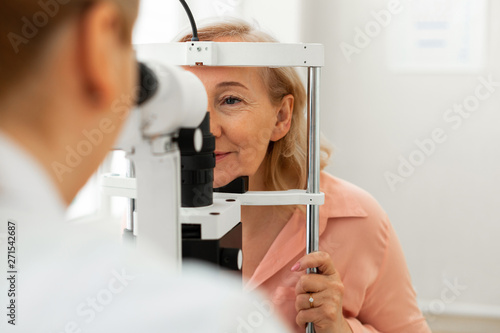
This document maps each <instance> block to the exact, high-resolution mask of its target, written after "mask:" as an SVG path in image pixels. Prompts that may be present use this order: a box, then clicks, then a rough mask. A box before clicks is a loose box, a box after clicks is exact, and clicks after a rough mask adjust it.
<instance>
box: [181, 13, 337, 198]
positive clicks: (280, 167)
mask: <svg viewBox="0 0 500 333" xmlns="http://www.w3.org/2000/svg"><path fill="white" fill-rule="evenodd" d="M191 37H192V35H190V34H188V35H185V36H183V37H182V38H179V39H178V40H179V41H181V42H185V41H190V40H191ZM198 38H199V39H200V41H213V40H217V39H221V38H232V39H235V40H237V41H242V42H270V43H276V42H278V41H277V40H276V39H274V38H273V37H271V36H270V35H269V34H267V33H265V32H262V31H259V30H256V29H254V28H253V27H252V26H251V25H250V24H248V23H247V22H245V21H242V20H231V21H224V22H217V23H210V24H209V25H206V26H203V27H201V28H200V29H199V30H198ZM261 69H262V77H263V80H264V83H265V85H266V87H267V89H268V93H269V98H270V100H271V102H272V103H273V104H274V105H279V104H280V103H281V101H282V99H283V97H285V96H286V95H292V96H293V97H294V105H293V114H292V122H291V126H290V130H289V131H288V133H287V134H286V135H285V136H284V137H283V138H281V139H280V140H278V141H276V142H270V143H269V147H268V152H267V154H266V157H265V158H264V161H263V162H262V163H263V164H264V170H265V175H264V177H265V182H266V183H265V185H266V189H267V190H270V191H279V190H288V189H293V188H296V189H305V188H306V186H307V184H306V183H307V128H306V119H305V106H306V98H307V94H306V91H305V89H304V85H303V84H302V81H301V80H300V77H299V75H298V73H297V71H296V70H295V68H292V67H280V68H267V67H264V68H261ZM330 155H331V149H330V147H328V146H327V144H326V142H322V144H321V170H323V169H324V168H325V167H326V165H327V164H328V160H329V159H330Z"/></svg>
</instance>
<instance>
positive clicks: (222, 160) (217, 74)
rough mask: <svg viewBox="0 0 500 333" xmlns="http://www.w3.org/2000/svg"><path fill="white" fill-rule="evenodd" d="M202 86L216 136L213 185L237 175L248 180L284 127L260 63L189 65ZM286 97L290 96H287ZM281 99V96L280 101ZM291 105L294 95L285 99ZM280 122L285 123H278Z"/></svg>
mask: <svg viewBox="0 0 500 333" xmlns="http://www.w3.org/2000/svg"><path fill="white" fill-rule="evenodd" d="M187 70H189V71H191V72H192V73H194V74H196V75H197V76H198V78H199V79H200V80H201V81H202V82H203V84H204V85H205V88H206V91H207V95H208V111H209V112H210V121H211V123H210V126H211V131H212V134H213V135H214V136H215V138H216V141H215V142H216V144H215V146H216V148H215V154H216V167H215V172H214V187H221V186H224V185H226V184H228V183H230V182H231V181H232V180H234V179H236V178H238V177H240V176H251V185H252V183H254V182H255V180H254V179H252V176H254V175H255V174H256V173H257V171H258V170H259V167H260V165H261V163H262V161H263V160H264V157H265V155H266V152H267V148H268V146H269V142H270V141H276V140H279V139H280V138H282V137H283V136H284V135H285V134H286V132H287V131H288V129H289V124H288V127H287V128H286V129H285V131H284V130H283V129H284V127H286V124H282V123H283V121H282V118H283V117H282V116H281V112H280V110H282V109H283V102H282V103H281V104H280V105H273V104H272V103H271V100H270V98H269V95H268V92H267V90H266V87H265V84H264V81H263V78H262V77H261V74H260V71H261V69H259V68H249V67H190V68H187ZM290 99H291V101H290ZM285 100H286V101H285ZM284 101H285V102H284V104H285V106H286V105H288V104H290V105H289V106H292V107H293V97H291V96H287V98H284ZM283 125H285V126H283Z"/></svg>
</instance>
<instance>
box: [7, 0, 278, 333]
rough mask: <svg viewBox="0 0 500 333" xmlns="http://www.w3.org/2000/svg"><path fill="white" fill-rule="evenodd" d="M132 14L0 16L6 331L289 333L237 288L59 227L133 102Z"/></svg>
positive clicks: (46, 6) (92, 4) (84, 1)
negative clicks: (181, 274) (171, 267)
mask: <svg viewBox="0 0 500 333" xmlns="http://www.w3.org/2000/svg"><path fill="white" fill-rule="evenodd" d="M137 5H138V4H137V1H136V0H93V1H91V0H19V1H2V3H1V4H0V305H1V306H0V309H1V310H0V331H1V332H54V333H56V332H57V333H61V332H64V333H70V332H71V333H78V332H139V331H147V332H245V333H246V332H283V331H285V328H284V327H283V326H282V324H281V323H280V322H279V321H278V320H277V319H276V318H275V317H274V316H273V308H272V305H271V304H268V303H266V302H265V301H263V300H262V299H261V298H259V297H257V296H254V295H249V294H245V295H244V294H242V292H241V291H240V288H239V287H238V283H237V282H235V281H233V280H231V279H229V278H227V277H225V276H221V275H219V274H217V273H214V272H211V271H210V270H208V269H205V268H196V267H195V268H192V269H191V270H190V272H187V273H185V274H184V275H183V276H178V275H176V273H175V272H173V271H171V270H170V269H169V265H168V264H167V263H164V262H162V261H160V260H157V259H156V258H155V255H154V252H150V253H138V252H137V251H135V250H131V249H127V248H125V247H123V246H122V245H121V244H120V242H119V239H118V237H117V236H116V235H115V233H114V232H112V231H109V230H106V228H105V227H103V226H97V225H70V224H68V223H66V222H65V221H64V213H65V210H66V207H67V206H68V205H69V204H70V203H71V201H72V200H73V198H74V197H75V196H76V194H77V193H78V191H79V190H80V189H81V187H82V186H83V185H84V184H85V183H86V181H87V180H88V178H89V177H90V176H91V175H92V174H93V173H94V172H95V170H96V169H97V167H98V166H99V164H100V163H101V162H102V160H103V159H104V157H105V156H106V154H107V153H108V151H109V150H110V148H111V147H112V145H113V143H114V142H115V140H116V138H117V136H118V134H119V132H120V129H121V128H122V125H123V122H124V121H125V119H126V118H127V114H128V110H129V109H130V107H131V104H132V103H133V101H134V98H133V91H134V85H135V83H136V80H137V77H136V76H137V65H136V63H135V60H134V53H133V50H132V46H131V31H132V27H133V23H134V21H135V18H136V13H137Z"/></svg>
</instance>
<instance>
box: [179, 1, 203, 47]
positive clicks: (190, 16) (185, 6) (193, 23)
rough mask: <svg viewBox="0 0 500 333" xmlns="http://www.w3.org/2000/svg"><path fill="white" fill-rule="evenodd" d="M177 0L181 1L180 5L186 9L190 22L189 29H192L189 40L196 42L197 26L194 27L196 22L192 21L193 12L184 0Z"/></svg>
mask: <svg viewBox="0 0 500 333" xmlns="http://www.w3.org/2000/svg"><path fill="white" fill-rule="evenodd" d="M179 1H180V2H181V4H182V6H183V7H184V9H185V10H186V14H187V15H188V17H189V22H190V23H191V29H192V30H193V38H191V40H192V41H193V42H197V41H199V39H198V28H196V22H195V21H194V17H193V13H191V9H189V6H188V4H187V3H186V1H184V0H179Z"/></svg>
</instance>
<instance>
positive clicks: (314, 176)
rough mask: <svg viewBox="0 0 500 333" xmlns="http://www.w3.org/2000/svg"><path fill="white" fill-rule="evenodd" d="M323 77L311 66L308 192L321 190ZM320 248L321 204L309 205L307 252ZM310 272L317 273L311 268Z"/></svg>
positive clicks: (309, 332)
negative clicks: (320, 117) (321, 97)
mask: <svg viewBox="0 0 500 333" xmlns="http://www.w3.org/2000/svg"><path fill="white" fill-rule="evenodd" d="M320 79H321V68H320V67H309V68H308V76H307V95H308V96H307V97H308V98H307V127H308V144H307V156H308V168H307V193H314V194H317V193H320V192H319V176H320V137H319V135H320V131H319V124H320V123H319V111H320V105H319V89H320ZM318 250H319V205H307V246H306V251H307V254H309V253H311V252H316V251H318ZM307 273H308V274H311V273H316V269H315V268H313V269H310V270H308V272H307ZM306 332H307V333H314V325H313V324H312V323H308V324H307V328H306Z"/></svg>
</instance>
